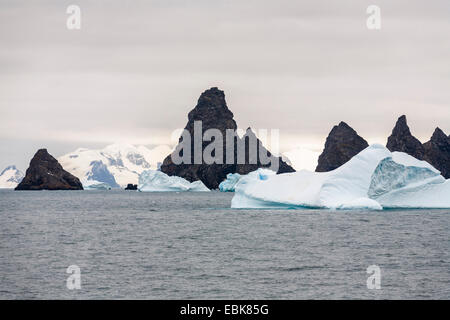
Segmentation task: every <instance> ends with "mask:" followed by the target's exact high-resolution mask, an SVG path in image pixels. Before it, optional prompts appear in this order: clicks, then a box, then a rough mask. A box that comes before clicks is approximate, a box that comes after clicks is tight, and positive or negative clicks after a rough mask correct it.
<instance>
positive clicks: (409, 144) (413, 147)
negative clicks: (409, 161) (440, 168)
mask: <svg viewBox="0 0 450 320" xmlns="http://www.w3.org/2000/svg"><path fill="white" fill-rule="evenodd" d="M386 147H387V148H388V149H389V150H390V151H391V152H394V151H400V152H405V153H407V154H409V155H411V156H413V157H415V158H416V159H419V160H422V159H423V156H424V149H423V146H422V143H421V142H420V141H419V140H418V139H417V138H415V137H414V136H413V135H412V134H411V131H410V130H409V127H408V124H407V121H406V116H404V115H403V116H401V117H400V118H398V120H397V123H396V124H395V127H394V129H393V130H392V134H391V135H390V136H389V138H388V142H387V145H386Z"/></svg>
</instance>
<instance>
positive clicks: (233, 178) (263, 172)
mask: <svg viewBox="0 0 450 320" xmlns="http://www.w3.org/2000/svg"><path fill="white" fill-rule="evenodd" d="M271 175H275V172H274V171H272V170H269V169H263V168H259V169H257V170H255V171H252V172H250V173H249V174H246V175H240V174H239V173H229V174H227V179H226V180H224V181H222V182H221V183H220V184H219V190H220V191H222V192H234V191H235V187H236V185H237V184H238V182H239V181H240V180H241V179H242V178H244V180H243V181H241V184H244V183H247V182H249V181H252V180H266V179H267V178H268V177H269V176H271Z"/></svg>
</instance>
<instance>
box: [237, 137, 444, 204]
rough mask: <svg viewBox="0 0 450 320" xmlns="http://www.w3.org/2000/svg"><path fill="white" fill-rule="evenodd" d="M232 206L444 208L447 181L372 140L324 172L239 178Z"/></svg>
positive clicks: (438, 174)
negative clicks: (372, 143)
mask: <svg viewBox="0 0 450 320" xmlns="http://www.w3.org/2000/svg"><path fill="white" fill-rule="evenodd" d="M234 188H235V195H234V197H233V199H232V202H231V207H232V208H276V207H281V208H282V207H293V208H295V207H307V208H329V209H361V208H364V209H371V210H381V209H383V208H450V182H449V181H448V180H445V179H444V178H443V177H442V176H441V175H440V172H439V171H438V170H436V169H435V168H433V167H432V166H431V165H430V164H428V163H427V162H425V161H419V160H417V159H415V158H413V157H412V156H410V155H407V154H405V153H402V152H390V151H389V150H388V149H387V148H386V147H384V146H382V145H379V144H374V145H371V146H369V147H367V148H366V149H364V150H363V151H361V152H360V153H359V154H357V155H356V156H354V157H353V158H352V159H350V161H348V162H347V163H345V164H344V165H342V166H341V167H339V168H337V169H335V170H333V171H330V172H311V171H308V170H301V171H298V172H294V173H285V174H279V175H268V176H265V177H264V179H261V177H259V176H258V175H251V174H249V175H247V176H244V177H241V178H240V179H239V181H238V182H237V183H236V185H235V186H234Z"/></svg>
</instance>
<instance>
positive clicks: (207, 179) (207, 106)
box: [161, 88, 295, 189]
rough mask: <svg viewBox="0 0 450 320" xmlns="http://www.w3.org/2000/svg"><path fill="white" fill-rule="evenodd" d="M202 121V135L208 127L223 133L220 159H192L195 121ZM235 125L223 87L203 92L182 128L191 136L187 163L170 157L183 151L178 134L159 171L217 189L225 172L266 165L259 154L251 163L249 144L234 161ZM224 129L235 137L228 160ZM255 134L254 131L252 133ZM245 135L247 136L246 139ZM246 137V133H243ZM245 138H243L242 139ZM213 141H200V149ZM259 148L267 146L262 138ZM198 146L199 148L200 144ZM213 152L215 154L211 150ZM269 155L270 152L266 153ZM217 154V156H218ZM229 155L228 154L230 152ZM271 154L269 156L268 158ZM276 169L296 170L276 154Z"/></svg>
mask: <svg viewBox="0 0 450 320" xmlns="http://www.w3.org/2000/svg"><path fill="white" fill-rule="evenodd" d="M195 121H201V124H202V128H201V134H202V136H203V134H204V132H205V131H206V130H208V129H217V130H218V131H220V133H221V134H222V137H223V157H222V161H220V162H221V163H217V162H216V163H212V164H207V163H205V160H204V159H201V161H194V160H195V159H194V156H195V155H194V154H195V152H194V122H195ZM236 129H237V125H236V122H235V121H234V119H233V113H232V112H231V111H230V110H229V109H228V107H227V104H226V101H225V94H224V92H223V91H221V90H219V89H218V88H211V89H209V90H206V91H205V92H203V93H202V95H201V96H200V98H199V99H198V103H197V105H196V107H195V108H194V109H192V110H191V111H190V112H189V114H188V122H187V124H186V127H185V130H187V132H189V134H190V136H191V137H192V138H191V141H190V146H191V148H190V161H187V162H188V163H186V162H184V163H181V164H175V163H174V162H173V159H172V155H175V154H179V155H180V156H182V155H183V153H184V152H185V151H184V150H183V149H182V148H181V145H182V141H183V138H182V137H180V140H179V142H180V143H179V145H178V146H177V148H176V149H175V151H174V152H173V153H172V154H171V155H169V156H167V157H166V159H164V162H163V164H162V165H161V171H162V172H164V173H166V174H167V175H169V176H173V175H175V176H179V177H182V178H185V179H186V180H188V181H191V182H192V181H196V180H201V181H202V182H203V183H204V184H205V185H206V186H207V187H208V188H209V189H217V188H218V187H219V184H220V182H222V181H223V180H225V178H226V175H227V174H228V173H236V172H237V173H240V174H247V173H249V172H251V171H253V170H256V169H257V168H261V167H269V166H270V163H269V164H266V165H264V164H263V163H262V161H261V159H260V158H259V156H257V157H256V159H251V160H253V162H254V163H251V161H250V159H249V154H248V144H247V145H246V146H245V148H246V150H247V151H246V152H245V162H244V163H242V164H239V163H238V161H237V144H238V143H239V142H241V143H242V140H241V138H239V137H238V136H237V135H236ZM227 131H231V132H232V133H233V137H229V140H232V139H234V142H235V143H234V154H233V161H231V162H232V163H230V161H227V159H226V156H227V153H226V138H227ZM251 134H253V132H252V131H251V130H247V133H246V136H247V135H251ZM253 135H254V134H253ZM249 138H250V136H248V138H247V139H249ZM243 139H245V137H243ZM244 141H245V140H244ZM212 142H214V140H212V141H203V142H202V143H201V146H199V147H201V153H203V151H204V150H205V148H206V147H207V146H208V145H209V144H210V143H212ZM257 145H258V149H261V151H265V150H266V149H265V148H264V147H263V146H262V144H261V142H260V141H259V140H258V144H257ZM199 149H200V148H199ZM214 155H215V154H214ZM268 156H271V155H270V154H268ZM218 157H219V156H218ZM229 157H230V158H231V156H229ZM273 158H274V157H273V156H272V158H271V159H273ZM279 160H280V162H279V169H278V171H277V172H278V173H283V172H293V171H295V170H294V169H292V167H290V166H289V165H288V164H286V163H285V162H284V161H282V160H281V158H279Z"/></svg>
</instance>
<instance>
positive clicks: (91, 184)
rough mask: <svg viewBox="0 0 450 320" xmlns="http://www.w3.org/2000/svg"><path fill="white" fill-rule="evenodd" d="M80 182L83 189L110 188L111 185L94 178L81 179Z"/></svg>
mask: <svg viewBox="0 0 450 320" xmlns="http://www.w3.org/2000/svg"><path fill="white" fill-rule="evenodd" d="M81 184H82V185H83V189H84V190H111V189H112V187H111V186H110V185H109V184H107V183H105V182H100V181H96V180H89V179H88V180H82V181H81Z"/></svg>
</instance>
